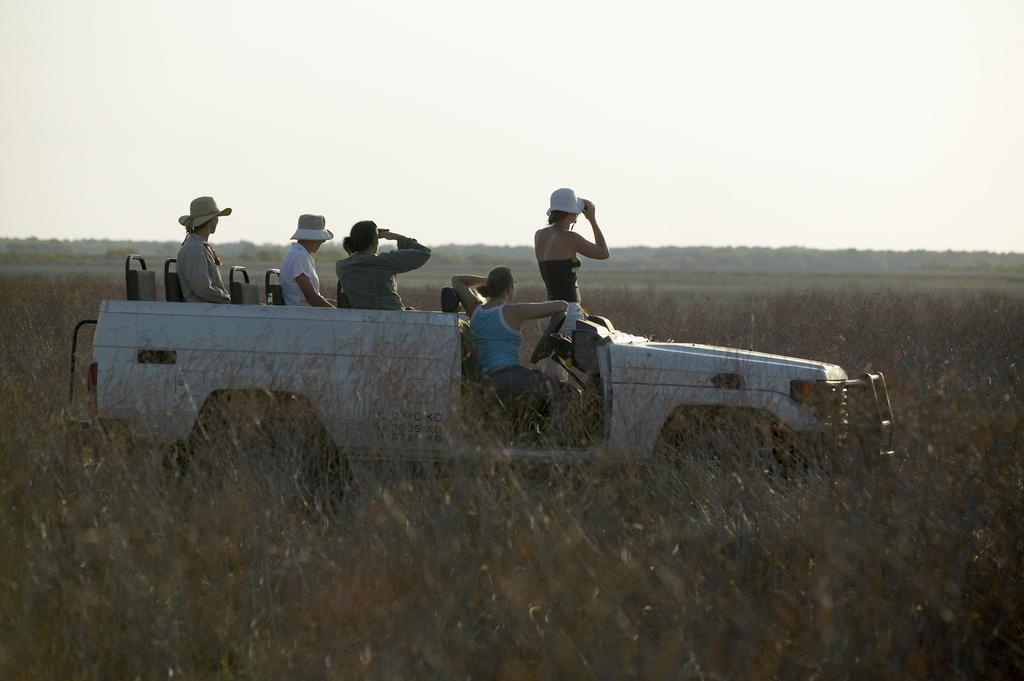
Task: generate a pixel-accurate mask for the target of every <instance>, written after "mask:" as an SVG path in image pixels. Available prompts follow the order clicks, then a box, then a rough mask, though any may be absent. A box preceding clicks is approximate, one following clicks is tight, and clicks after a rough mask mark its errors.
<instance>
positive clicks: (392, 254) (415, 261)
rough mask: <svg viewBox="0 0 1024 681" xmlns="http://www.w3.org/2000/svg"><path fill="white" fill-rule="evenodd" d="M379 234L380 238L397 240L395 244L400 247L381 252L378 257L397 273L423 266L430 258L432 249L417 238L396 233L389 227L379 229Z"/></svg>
mask: <svg viewBox="0 0 1024 681" xmlns="http://www.w3.org/2000/svg"><path fill="white" fill-rule="evenodd" d="M377 236H378V238H380V239H393V240H394V241H395V245H396V246H397V247H398V249H397V250H394V251H387V252H386V253H381V254H379V255H378V256H377V257H378V259H379V261H380V262H384V263H387V264H388V266H390V267H391V269H393V270H394V271H395V273H396V274H401V273H402V272H408V271H410V270H414V269H417V268H419V267H423V265H424V264H425V263H426V262H427V260H429V259H430V249H429V248H427V247H426V246H424V245H423V244H421V243H419V242H418V241H416V239H410V238H409V237H407V236H402V235H401V234H396V233H394V232H392V231H390V230H387V229H381V230H378V231H377Z"/></svg>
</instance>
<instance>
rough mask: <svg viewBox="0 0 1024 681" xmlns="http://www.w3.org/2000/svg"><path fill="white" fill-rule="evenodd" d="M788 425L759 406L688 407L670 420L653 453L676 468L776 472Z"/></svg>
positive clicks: (720, 471)
mask: <svg viewBox="0 0 1024 681" xmlns="http://www.w3.org/2000/svg"><path fill="white" fill-rule="evenodd" d="M782 430H784V429H783V428H782V427H781V426H780V425H779V424H778V423H777V422H776V421H775V419H773V418H772V417H771V415H770V414H766V413H765V412H763V411H761V410H759V409H750V408H742V407H722V406H688V407H681V408H679V409H677V410H676V411H675V412H673V413H672V414H671V415H670V416H669V418H668V419H667V420H666V422H665V425H664V427H663V428H662V430H661V432H660V434H659V436H658V440H657V444H656V446H655V457H656V459H658V460H660V461H661V462H662V463H667V464H669V465H670V466H672V467H674V468H679V467H681V466H683V467H689V466H691V465H694V464H696V465H698V466H700V467H702V468H705V469H707V470H708V471H709V472H713V473H723V472H728V471H730V470H738V469H745V470H767V471H776V470H778V469H779V467H780V465H781V464H782V460H781V458H780V453H781V451H780V446H781V444H782V442H781V440H782V432H781V431H782Z"/></svg>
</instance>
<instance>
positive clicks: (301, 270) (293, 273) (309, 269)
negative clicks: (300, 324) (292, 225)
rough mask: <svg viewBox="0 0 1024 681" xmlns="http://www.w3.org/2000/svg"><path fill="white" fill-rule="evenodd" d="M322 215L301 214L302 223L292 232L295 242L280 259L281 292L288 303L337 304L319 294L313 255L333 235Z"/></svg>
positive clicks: (308, 304)
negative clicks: (282, 258)
mask: <svg viewBox="0 0 1024 681" xmlns="http://www.w3.org/2000/svg"><path fill="white" fill-rule="evenodd" d="M326 225H327V221H326V220H324V216H323V215H300V216H299V226H298V229H296V230H295V234H292V239H294V240H295V243H294V244H292V247H291V248H289V249H288V252H287V253H285V254H284V260H282V261H281V293H282V294H283V295H284V304H285V305H296V306H301V305H305V306H307V307H334V306H333V305H331V303H330V302H329V301H328V300H327V299H326V298H324V297H323V296H322V295H320V278H319V277H318V276H316V263H315V262H313V255H314V254H315V253H316V252H317V251H319V250H320V247H321V246H322V245H323V243H324V242H325V241H330V240H331V239H333V238H334V233H333V232H332V231H331V230H329V229H327V227H326Z"/></svg>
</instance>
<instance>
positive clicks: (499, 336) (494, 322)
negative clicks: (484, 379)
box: [469, 305, 523, 374]
mask: <svg viewBox="0 0 1024 681" xmlns="http://www.w3.org/2000/svg"><path fill="white" fill-rule="evenodd" d="M503 307H505V306H504V305H498V306H497V307H492V308H490V309H485V308H484V307H483V306H482V305H481V306H480V307H478V308H476V310H474V311H473V318H472V319H470V320H469V328H470V330H472V332H473V341H474V342H476V350H477V354H479V356H480V370H481V371H483V372H484V373H485V374H489V373H492V372H494V371H497V370H498V369H502V368H504V367H508V366H517V365H518V364H519V343H520V341H522V340H523V334H522V333H520V332H519V331H516V330H515V329H513V328H512V327H511V326H509V325H508V323H506V322H505V316H504V315H503V314H502V311H501V308H503Z"/></svg>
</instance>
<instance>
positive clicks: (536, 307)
mask: <svg viewBox="0 0 1024 681" xmlns="http://www.w3.org/2000/svg"><path fill="white" fill-rule="evenodd" d="M568 307H569V305H568V303H566V302H565V301H564V300H549V301H548V302H546V303H511V304H509V305H506V306H505V307H504V308H502V309H503V311H504V313H505V322H506V323H507V324H508V325H509V326H511V327H512V328H513V329H518V328H519V327H520V326H522V324H523V322H525V321H526V320H528V319H543V318H544V317H550V316H551V315H556V314H558V313H560V312H565V311H566V310H567V309H568Z"/></svg>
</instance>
